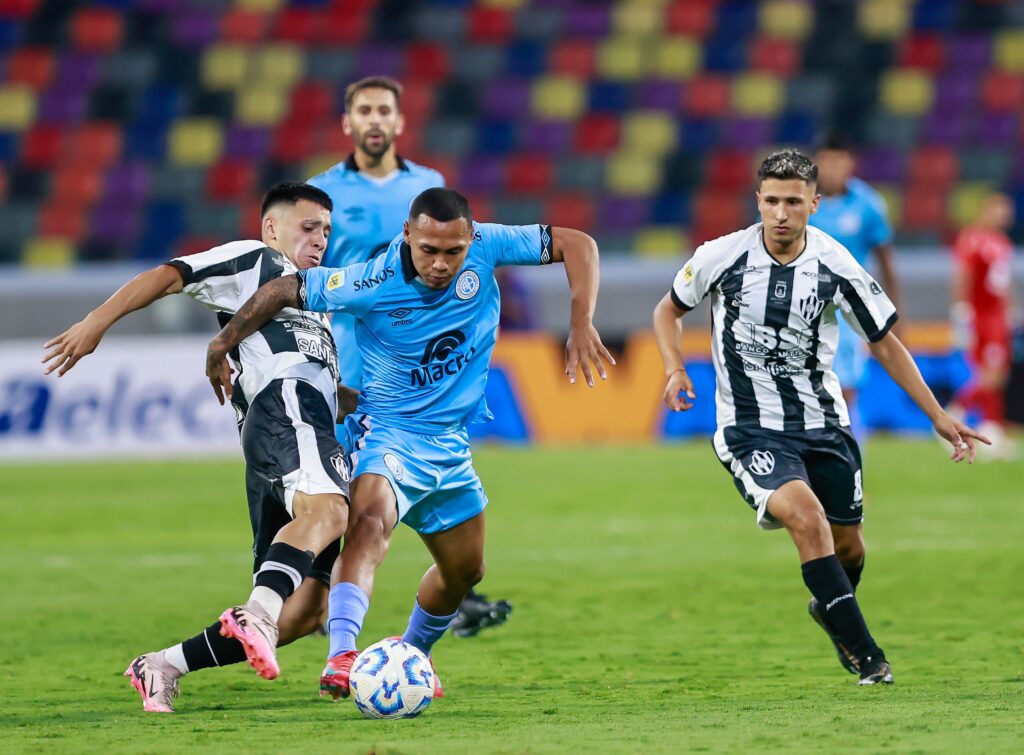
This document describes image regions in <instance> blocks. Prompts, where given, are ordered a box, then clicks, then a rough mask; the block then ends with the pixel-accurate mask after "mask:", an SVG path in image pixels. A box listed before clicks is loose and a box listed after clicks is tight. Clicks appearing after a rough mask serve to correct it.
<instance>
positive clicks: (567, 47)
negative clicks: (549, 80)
mask: <svg viewBox="0 0 1024 755" xmlns="http://www.w3.org/2000/svg"><path fill="white" fill-rule="evenodd" d="M548 57H549V60H550V71H551V73H560V74H565V75H567V76H576V77H578V78H581V79H590V78H593V76H594V71H595V70H596V69H597V55H596V52H595V48H594V43H593V42H589V41H587V40H584V39H570V40H566V41H564V42H558V43H556V44H555V45H553V46H552V47H551V49H550V52H549V53H548Z"/></svg>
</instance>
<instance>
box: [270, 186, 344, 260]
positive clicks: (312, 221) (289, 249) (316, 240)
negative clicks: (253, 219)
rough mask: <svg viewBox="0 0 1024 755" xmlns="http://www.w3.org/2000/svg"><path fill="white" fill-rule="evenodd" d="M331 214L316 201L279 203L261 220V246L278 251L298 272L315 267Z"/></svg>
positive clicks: (329, 226) (329, 224) (326, 235)
mask: <svg viewBox="0 0 1024 755" xmlns="http://www.w3.org/2000/svg"><path fill="white" fill-rule="evenodd" d="M330 233H331V213H330V212H329V211H328V210H327V209H326V208H324V207H321V206H320V205H318V204H317V203H316V202H310V201H309V200H307V199H300V200H299V201H298V202H296V203H295V204H294V205H289V204H287V203H282V204H279V205H277V206H276V207H273V208H271V210H270V212H268V213H267V216H266V217H265V218H263V243H265V244H267V246H270V247H272V248H273V249H276V250H277V251H279V252H281V254H283V255H284V256H285V257H287V258H288V259H289V260H291V262H292V264H293V265H295V267H297V268H299V270H306V269H307V268H311V267H316V266H317V265H319V264H320V260H322V259H323V257H324V251H325V250H326V249H327V237H328V236H329V235H330Z"/></svg>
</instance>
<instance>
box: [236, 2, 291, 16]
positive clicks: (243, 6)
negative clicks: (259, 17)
mask: <svg viewBox="0 0 1024 755" xmlns="http://www.w3.org/2000/svg"><path fill="white" fill-rule="evenodd" d="M284 4H285V0H237V2H236V3H235V7H236V8H238V10H245V11H251V12H253V13H270V12H272V11H276V10H281V8H282V7H283V6H284Z"/></svg>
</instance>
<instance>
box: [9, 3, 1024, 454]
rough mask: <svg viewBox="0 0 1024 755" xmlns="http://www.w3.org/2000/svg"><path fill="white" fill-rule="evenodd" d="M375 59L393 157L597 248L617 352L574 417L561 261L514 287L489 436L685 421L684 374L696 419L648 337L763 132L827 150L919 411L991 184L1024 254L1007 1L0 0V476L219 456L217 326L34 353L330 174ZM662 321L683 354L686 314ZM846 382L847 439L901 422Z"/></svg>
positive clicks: (872, 381)
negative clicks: (207, 348)
mask: <svg viewBox="0 0 1024 755" xmlns="http://www.w3.org/2000/svg"><path fill="white" fill-rule="evenodd" d="M377 73H383V74H388V75H391V76H394V77H396V78H398V79H399V80H401V81H402V82H403V84H404V85H405V87H406V90H405V96H404V100H403V110H404V111H405V114H406V119H407V123H408V127H407V129H406V132H405V134H404V135H403V136H402V137H401V138H400V140H399V150H400V152H401V153H402V154H403V155H405V156H407V157H410V158H413V159H415V160H417V161H419V162H422V163H425V164H427V165H429V166H432V167H435V168H437V169H439V170H440V171H441V172H442V173H443V174H444V175H445V176H446V178H447V181H448V184H449V185H450V186H452V187H454V188H457V189H459V190H461V191H463V192H464V193H466V194H467V195H468V196H469V198H470V200H471V201H472V203H473V206H474V208H475V211H476V214H477V216H478V217H479V218H481V219H486V220H494V221H498V222H503V223H512V224H514V223H530V222H537V221H543V222H548V223H553V224H557V225H565V226H573V227H578V228H581V229H584V230H587V231H588V232H590V233H591V234H592V235H594V236H595V237H596V238H597V240H598V242H599V244H600V246H601V249H602V254H603V260H602V262H603V265H602V267H603V276H602V277H603V280H602V297H601V300H600V302H599V307H598V315H597V324H598V326H599V328H600V329H601V331H602V333H603V334H605V335H606V338H607V340H609V341H611V342H613V343H614V344H617V345H618V346H619V347H621V348H622V350H623V352H624V355H625V359H624V360H623V362H622V364H621V366H620V367H619V368H618V369H617V370H616V371H615V372H614V374H613V375H612V378H611V380H610V381H609V384H608V385H606V386H602V387H601V388H599V390H598V391H597V392H596V394H595V396H596V399H595V398H594V397H590V398H585V397H581V396H580V391H576V392H569V391H568V389H567V387H566V386H563V385H561V383H560V382H559V380H558V376H559V374H560V369H559V367H558V353H559V346H558V343H557V338H558V337H559V336H560V335H562V333H563V331H564V330H565V323H566V315H567V312H568V309H567V303H566V302H565V301H564V296H563V294H564V292H565V290H566V289H565V286H564V280H563V277H562V274H561V272H552V271H550V270H544V271H537V270H525V271H516V272H515V273H514V274H513V275H514V277H513V278H512V279H511V280H510V281H509V285H510V287H511V290H512V291H514V294H515V296H516V297H519V299H520V300H521V301H522V302H524V303H525V307H526V308H527V309H528V311H529V312H530V313H531V316H530V317H529V318H528V319H529V322H527V323H523V325H525V326H526V328H527V329H526V330H525V331H521V332H518V333H506V335H505V336H504V338H503V341H502V342H501V343H500V344H499V351H498V353H497V355H496V360H495V365H496V366H495V369H494V371H493V379H492V381H491V386H490V388H489V391H490V394H489V395H490V399H491V403H492V405H493V406H494V408H495V411H496V415H497V418H496V420H495V422H494V423H492V424H491V425H490V426H488V427H484V428H481V429H480V430H479V431H478V434H479V435H482V436H485V437H493V438H501V439H506V440H514V441H522V440H529V439H538V440H556V441H557V440H580V439H608V440H616V439H619V440H636V439H656V438H659V437H676V436H684V435H688V434H691V433H694V432H708V431H709V430H710V429H711V428H712V427H713V424H712V423H713V407H712V402H711V389H712V383H711V375H710V369H709V368H708V367H707V365H700V364H698V365H697V367H696V374H697V377H698V380H699V385H698V389H699V391H700V392H701V395H702V396H704V397H705V399H704V401H702V402H701V404H700V405H699V407H698V408H697V410H695V411H694V412H693V413H691V414H688V415H685V416H679V417H677V416H673V417H667V416H666V415H665V414H664V412H663V411H662V409H661V407H660V404H659V401H658V396H659V392H660V387H661V377H660V375H661V371H660V364H659V363H658V361H657V358H656V354H655V352H654V350H653V345H652V343H651V340H650V336H649V335H648V334H647V333H646V329H647V327H648V323H649V316H650V311H651V308H652V306H653V304H654V303H655V302H656V301H657V299H658V298H659V297H660V296H661V295H662V294H663V293H664V291H665V290H667V287H668V285H669V283H670V281H671V278H672V275H673V273H674V272H675V270H676V269H678V267H679V266H680V264H681V262H682V260H683V259H684V257H685V255H687V254H688V253H689V252H690V251H692V249H693V248H694V246H695V245H696V244H698V243H700V242H701V241H704V240H706V239H709V238H713V237H715V236H718V235H721V234H722V233H725V232H729V231H732V230H735V229H737V228H739V227H742V226H744V225H746V224H748V223H749V222H752V221H753V219H754V217H755V206H754V201H753V193H752V191H753V181H752V177H753V173H754V170H755V168H756V164H757V162H758V161H759V159H760V157H761V156H763V154H764V153H765V151H766V150H768V149H770V148H772V147H773V146H777V145H796V146H800V147H805V148H807V147H810V146H811V145H812V143H813V141H814V139H815V137H816V136H817V135H818V134H819V133H820V132H822V131H823V130H824V129H826V128H839V129H841V130H842V131H844V132H845V133H846V134H847V135H848V136H849V137H850V138H852V139H853V141H854V143H855V144H856V145H857V148H858V149H857V151H858V157H859V168H858V175H859V176H860V177H862V178H864V179H865V180H867V181H868V182H869V183H871V184H872V185H873V186H875V187H876V188H877V189H878V190H879V191H880V192H881V193H882V195H883V196H884V197H885V200H886V202H887V205H888V212H889V216H890V219H891V222H892V223H893V225H894V228H895V229H896V238H895V249H896V260H897V269H898V273H899V277H900V280H901V283H902V288H903V302H904V307H905V313H904V317H905V319H906V320H907V321H909V327H908V328H907V330H906V331H905V333H906V336H907V340H908V341H909V343H910V344H911V346H912V347H913V349H914V350H915V352H916V353H917V355H918V356H919V358H920V359H921V363H922V367H923V369H924V371H925V373H926V376H927V379H928V380H929V382H930V383H931V384H932V385H933V387H934V388H935V389H936V392H937V393H939V394H940V395H949V393H950V392H951V391H952V390H953V389H954V388H955V387H956V386H957V385H958V384H959V383H960V382H962V381H963V380H964V379H965V377H966V368H965V367H964V364H963V360H962V358H961V357H960V356H959V355H957V354H955V353H954V352H953V351H952V349H951V346H950V338H949V329H948V327H947V325H946V321H947V314H948V308H949V282H950V275H951V271H952V266H951V261H950V255H949V251H948V246H947V245H948V243H949V242H950V240H951V238H952V235H953V234H954V233H955V232H956V230H957V229H958V228H959V227H960V226H961V225H963V224H964V223H965V222H967V221H969V220H970V219H972V218H973V216H974V214H975V212H976V210H977V207H978V203H979V201H980V199H981V198H982V197H983V196H984V195H985V193H986V192H988V191H990V190H991V189H993V188H1001V189H1003V190H1005V191H1007V192H1008V193H1009V194H1010V196H1011V197H1012V198H1013V199H1014V201H1015V203H1016V206H1017V225H1016V227H1015V228H1014V229H1013V234H1012V235H1013V238H1014V240H1015V241H1016V242H1017V243H1020V242H1021V241H1022V239H1024V151H1022V150H1021V146H1022V144H1024V1H1022V0H1005V1H1001V0H990V1H987V2H986V1H984V0H975V1H974V2H969V1H968V0H918V1H916V2H915V1H913V0H862V1H861V2H854V1H853V0H820V1H818V2H811V1H810V0H766V1H765V2H753V1H750V2H747V1H742V0H740V1H736V0H619V1H618V2H595V1H591V0H543V1H542V0H534V1H531V0H477V1H476V2H474V1H473V0H418V1H417V0H405V1H399V0H383V1H380V2H375V1H374V0H194V1H189V0H134V1H132V0H96V1H94V2H74V1H73V0H0V229H2V230H3V233H2V234H0V266H2V267H0V339H2V340H0V391H3V396H2V398H0V458H5V457H6V458H25V457H31V458H42V457H47V456H51V455H56V456H58V457H61V456H65V455H77V454H82V453H88V454H95V453H104V452H106V453H110V454H111V455H117V456H122V455H125V454H135V453H148V454H151V455H152V454H155V455H159V454H162V453H166V452H175V453H178V452H193V453H207V452H210V451H211V450H222V451H228V452H231V451H232V450H233V449H235V448H236V447H237V446H236V440H235V437H234V431H233V429H232V422H231V417H230V412H227V411H223V412H218V411H216V410H217V408H218V407H216V405H215V404H214V403H213V400H212V397H211V396H208V395H207V393H208V389H207V388H206V387H205V382H204V379H203V377H202V369H201V356H202V349H203V344H204V343H205V340H206V338H205V334H208V333H210V332H211V331H212V330H213V329H214V318H213V317H212V315H210V314H209V313H207V312H205V311H203V310H202V308H200V307H197V306H195V305H194V304H193V303H191V302H188V301H184V300H180V301H179V300H177V299H181V298H183V297H172V298H171V299H170V300H165V301H162V302H160V303H159V304H158V306H155V307H153V308H151V309H150V310H147V311H145V312H140V313H136V314H134V315H131V316H129V317H128V318H127V319H126V320H125V321H122V323H121V324H119V325H118V326H116V327H115V329H114V333H113V334H112V335H119V336H120V338H119V339H118V338H113V337H112V336H108V339H107V341H105V342H104V344H103V345H102V346H101V348H100V351H99V352H98V353H97V354H96V355H95V356H93V357H91V358H90V359H87V360H86V361H85V362H83V363H82V365H80V366H79V367H78V368H76V370H75V371H74V373H72V374H71V375H69V376H68V377H66V378H64V379H63V380H62V381H59V382H58V381H56V380H53V379H49V380H46V379H43V378H42V375H41V370H40V369H39V366H38V360H39V357H40V356H41V354H42V352H41V349H40V346H41V343H42V341H44V340H45V339H46V338H47V337H50V336H53V335H55V334H57V333H59V332H61V331H62V330H63V329H64V328H66V327H67V326H68V325H69V324H70V323H72V322H74V321H76V320H77V319H79V318H80V317H81V316H83V315H84V314H85V313H86V312H87V311H88V310H89V309H90V308H92V307H93V306H95V305H96V304H98V303H99V302H101V301H102V300H103V299H104V298H106V296H108V295H109V294H110V293H111V292H112V291H113V290H114V289H115V288H116V287H117V286H118V285H119V284H120V283H121V282H123V281H125V280H127V279H128V278H129V277H131V275H133V274H134V273H135V272H137V271H139V270H141V269H143V268H144V267H147V266H150V265H152V264H155V263H157V262H159V261H161V260H166V259H168V258H170V257H173V256H177V255H180V254H188V253H192V252H196V251H200V250H203V249H206V248H209V247H211V246H213V245H216V244H219V243H223V242H225V241H228V240H232V239H236V238H247V237H257V236H258V233H259V225H258V217H257V208H258V203H259V198H260V196H261V194H262V192H263V191H264V190H265V189H266V188H268V187H269V186H270V185H271V184H273V183H274V182H276V181H279V180H282V179H293V180H294V179H305V178H307V177H309V176H311V175H313V174H315V173H317V172H319V171H320V170H322V169H324V168H325V167H327V166H329V165H331V164H333V163H335V162H338V161H340V160H343V159H344V158H345V156H346V154H347V153H348V151H349V144H348V142H347V139H346V137H345V136H344V135H343V134H342V132H341V129H340V128H339V125H338V121H339V116H340V114H341V112H342V110H343V104H344V103H343V92H344V88H345V86H346V84H348V83H349V82H351V81H353V80H355V79H357V78H359V77H362V76H365V75H369V74H377ZM397 230H398V229H396V232H397ZM1016 273H1017V277H1016V281H1017V287H1018V289H1020V288H1021V284H1022V277H1024V276H1022V274H1021V273H1022V271H1021V269H1020V266H1019V264H1018V266H1017V270H1016ZM153 334H160V335H161V337H160V338H153V337H152V335H153ZM690 334H691V338H692V343H691V346H692V350H693V351H694V353H695V354H702V353H703V354H705V358H706V351H704V349H705V346H706V343H707V334H706V328H701V327H697V328H695V327H692V326H691V328H690ZM1019 358H1020V355H1019V354H1018V359H1019ZM549 368H550V369H549ZM863 395H864V405H863V409H864V415H865V416H864V418H865V421H866V423H867V424H868V425H869V426H870V427H874V428H878V429H888V430H900V431H902V430H913V429H918V430H920V429H923V428H924V427H926V423H925V422H924V420H923V417H921V416H920V415H919V414H917V413H916V411H915V410H913V409H912V407H910V406H909V403H908V401H907V400H906V399H905V398H903V397H902V395H901V394H898V393H897V392H896V390H895V388H894V387H893V386H892V385H891V383H889V381H888V380H887V378H885V377H884V376H883V375H881V374H879V372H878V371H877V370H876V369H872V372H871V373H870V376H869V382H868V384H867V386H866V387H865V389H864V391H863ZM581 418H582V419H581Z"/></svg>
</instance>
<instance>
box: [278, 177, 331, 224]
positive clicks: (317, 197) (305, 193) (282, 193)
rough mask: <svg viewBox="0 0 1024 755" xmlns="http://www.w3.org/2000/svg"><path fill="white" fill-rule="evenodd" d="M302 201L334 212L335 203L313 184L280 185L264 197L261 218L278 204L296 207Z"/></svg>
mask: <svg viewBox="0 0 1024 755" xmlns="http://www.w3.org/2000/svg"><path fill="white" fill-rule="evenodd" d="M300 199H305V200H308V201H310V202H313V203H314V204H318V205H320V206H321V207H323V208H324V209H325V210H327V211H328V212H333V211H334V202H332V201H331V198H330V197H329V196H327V194H326V193H324V192H323V191H321V190H320V189H318V188H316V187H315V186H313V185H311V184H300V183H280V184H277V185H276V186H273V187H271V189H270V191H268V192H267V193H266V194H265V195H264V196H263V204H261V205H260V217H261V218H262V217H263V216H264V215H266V214H267V211H268V210H269V209H270V208H271V207H273V206H274V205H276V204H283V203H287V204H290V205H293V206H294V205H295V203H296V202H298V201H299V200H300Z"/></svg>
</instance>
